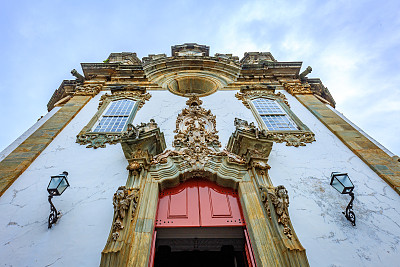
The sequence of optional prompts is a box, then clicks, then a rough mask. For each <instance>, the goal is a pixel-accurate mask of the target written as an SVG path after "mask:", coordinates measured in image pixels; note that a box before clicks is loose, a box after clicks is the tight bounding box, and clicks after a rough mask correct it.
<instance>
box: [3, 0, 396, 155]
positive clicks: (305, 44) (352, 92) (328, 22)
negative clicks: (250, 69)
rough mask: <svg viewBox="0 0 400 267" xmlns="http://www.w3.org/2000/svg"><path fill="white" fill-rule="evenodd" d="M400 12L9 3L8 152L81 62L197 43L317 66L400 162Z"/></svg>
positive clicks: (359, 5)
mask: <svg viewBox="0 0 400 267" xmlns="http://www.w3.org/2000/svg"><path fill="white" fill-rule="evenodd" d="M399 12H400V1H383V2H377V1H349V0H347V1H318V0H314V1H313V0H304V1H301V0H300V1H215V2H214V1H112V2H111V1H57V0H53V1H39V0H38V1H3V3H2V7H1V9H0V33H1V39H0V40H1V41H0V55H1V59H2V64H1V65H0V73H1V74H2V78H1V79H0V93H1V98H0V114H2V115H1V116H0V125H1V131H0V151H1V150H2V149H4V148H5V147H6V146H7V145H9V144H10V143H11V142H12V141H14V140H15V139H16V138H17V137H18V136H19V135H21V134H22V133H23V132H24V131H25V130H26V129H28V128H29V127H30V126H31V125H33V124H34V123H35V122H36V121H37V119H38V118H39V117H40V116H42V115H44V114H45V113H46V112H47V110H46V104H47V102H48V100H49V99H50V97H51V95H52V94H53V92H54V90H55V89H57V88H58V86H59V85H60V83H61V81H62V80H63V79H72V78H73V77H72V76H71V75H70V71H71V69H73V68H76V69H77V70H79V71H80V72H81V69H80V63H81V62H102V61H103V60H104V59H106V58H107V57H108V55H109V54H110V53H111V52H136V53H137V54H138V56H139V58H142V57H144V56H147V55H148V54H155V53H156V54H157V53H166V54H168V55H169V54H170V47H171V45H175V44H182V43H185V42H196V43H199V44H205V45H209V46H210V50H211V51H210V54H212V55H213V54H215V53H233V54H234V55H237V56H239V57H242V56H243V54H244V52H250V51H252V52H253V51H260V52H266V51H269V52H271V53H272V54H273V55H274V57H275V58H276V59H277V60H278V61H303V68H305V67H307V66H308V65H310V66H312V68H313V72H312V73H311V74H310V75H309V77H315V78H316V77H318V78H321V80H322V81H323V83H324V84H325V86H327V87H328V88H329V90H330V92H331V94H332V95H333V97H334V99H335V100H336V102H337V110H339V111H340V112H342V113H343V114H345V115H346V116H347V117H348V118H349V119H350V120H351V121H353V122H354V123H355V124H357V125H358V126H359V127H361V128H362V129H363V130H364V131H365V132H367V133H368V134H370V135H371V136H372V137H374V138H375V139H376V140H378V141H379V142H381V143H382V144H383V145H384V146H386V147H387V148H388V149H389V150H391V151H392V152H393V153H395V154H397V155H399V154H400V138H398V136H399V134H400V123H399V121H400V16H398V14H399Z"/></svg>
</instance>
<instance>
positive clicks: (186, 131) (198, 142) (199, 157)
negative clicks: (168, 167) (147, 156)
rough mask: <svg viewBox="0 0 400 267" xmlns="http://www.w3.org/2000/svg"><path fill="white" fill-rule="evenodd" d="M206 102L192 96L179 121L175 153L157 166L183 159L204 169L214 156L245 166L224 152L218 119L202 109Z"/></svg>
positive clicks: (159, 158) (168, 153)
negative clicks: (174, 157)
mask: <svg viewBox="0 0 400 267" xmlns="http://www.w3.org/2000/svg"><path fill="white" fill-rule="evenodd" d="M202 103H203V101H201V100H200V98H199V97H198V96H192V97H191V98H189V100H188V101H187V102H186V104H187V105H188V107H187V108H184V109H183V110H182V112H181V113H180V114H179V115H178V118H177V120H176V129H175V131H174V132H175V133H176V135H175V137H174V142H173V146H174V147H175V151H171V150H167V151H165V152H163V153H161V154H159V155H158V156H156V157H155V158H154V160H153V164H157V163H165V162H166V159H167V158H168V157H169V156H181V157H183V158H184V159H185V160H186V161H188V162H189V163H190V164H192V165H195V164H200V165H202V166H204V165H205V164H206V162H207V161H208V160H209V159H210V157H211V156H228V158H229V160H230V161H233V162H236V163H240V164H242V163H244V160H243V159H242V158H241V157H240V156H238V155H233V153H231V152H228V151H226V150H224V151H220V150H219V148H220V147H221V143H220V142H219V140H218V139H219V137H218V135H217V133H218V131H217V130H216V121H215V116H214V115H213V114H212V113H211V111H210V110H206V109H204V108H203V107H201V104H202Z"/></svg>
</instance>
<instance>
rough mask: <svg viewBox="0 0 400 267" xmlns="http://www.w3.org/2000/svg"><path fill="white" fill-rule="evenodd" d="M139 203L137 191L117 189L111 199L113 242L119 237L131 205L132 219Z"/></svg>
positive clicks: (121, 187)
mask: <svg viewBox="0 0 400 267" xmlns="http://www.w3.org/2000/svg"><path fill="white" fill-rule="evenodd" d="M138 201H139V190H138V189H133V190H129V189H127V188H126V187H125V186H120V187H118V190H117V192H115V194H114V197H113V205H114V223H113V233H112V237H113V240H114V241H115V240H117V239H118V237H119V236H120V231H121V230H122V229H124V223H123V221H124V218H125V216H126V215H127V212H128V210H129V208H130V206H131V205H132V217H133V216H134V213H135V211H136V208H137V204H138Z"/></svg>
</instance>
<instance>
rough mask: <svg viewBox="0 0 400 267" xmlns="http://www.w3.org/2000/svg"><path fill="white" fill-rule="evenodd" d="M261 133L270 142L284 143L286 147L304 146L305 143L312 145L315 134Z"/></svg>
mask: <svg viewBox="0 0 400 267" xmlns="http://www.w3.org/2000/svg"><path fill="white" fill-rule="evenodd" d="M262 133H263V134H264V135H265V136H266V137H267V138H269V139H270V140H272V141H274V142H276V143H283V142H286V145H287V146H294V147H299V146H305V145H306V143H312V142H314V141H315V134H314V133H312V132H299V133H297V132H280V133H272V132H267V131H265V130H263V131H262Z"/></svg>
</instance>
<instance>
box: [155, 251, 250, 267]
mask: <svg viewBox="0 0 400 267" xmlns="http://www.w3.org/2000/svg"><path fill="white" fill-rule="evenodd" d="M155 256H156V257H155V264H154V266H155V267H167V266H174V267H181V266H182V267H183V266H185V267H187V266H191V267H214V266H215V267H247V264H246V260H245V253H244V251H235V250H234V247H233V246H222V247H221V250H220V251H198V250H194V251H175V252H173V251H171V247H170V246H159V247H158V249H157V251H156V255H155Z"/></svg>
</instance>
